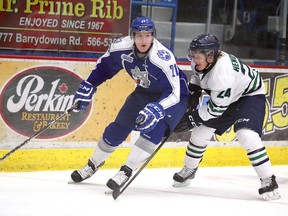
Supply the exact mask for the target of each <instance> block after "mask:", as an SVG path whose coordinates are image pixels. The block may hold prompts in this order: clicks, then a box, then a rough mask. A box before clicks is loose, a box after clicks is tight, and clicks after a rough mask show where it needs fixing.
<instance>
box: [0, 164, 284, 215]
mask: <svg viewBox="0 0 288 216" xmlns="http://www.w3.org/2000/svg"><path fill="white" fill-rule="evenodd" d="M179 170H180V168H179V169H178V168H177V169H176V168H171V169H170V168H169V169H167V168H163V169H148V168H145V169H144V170H142V172H141V173H140V174H139V175H138V176H137V177H136V178H135V180H134V181H133V182H132V183H131V184H130V185H129V187H128V188H127V189H126V190H125V191H124V192H123V193H122V194H121V195H120V196H119V197H118V199H117V200H114V199H113V198H112V196H111V195H107V194H105V191H106V190H107V187H106V186H105V184H106V182H107V180H108V179H109V178H111V177H113V176H114V175H115V174H116V172H117V171H118V170H116V169H100V170H99V171H98V172H97V173H96V174H95V175H94V176H92V177H91V178H90V179H87V180H86V181H85V182H82V183H78V184H68V183H67V182H68V181H69V179H70V174H71V172H72V170H70V171H41V172H4V173H3V172H0V216H92V215H108V216H119V215H121V216H130V215H133V216H142V215H143V216H144V215H145V216H158V215H159V216H170V215H171V216H172V215H173V216H181V215H185V216H187V215H191V216H198V215H199V216H208V215H213V216H214V215H216V216H217V215H221V216H226V215H227V216H228V215H229V216H232V215H233V216H238V215H239V216H240V215H241V216H250V215H257V216H258V215H259V216H266V215H267V216H271V215H275V216H287V215H288V166H273V170H274V174H275V175H276V179H277V182H278V184H279V193H280V195H281V199H279V200H273V201H264V200H262V198H261V197H260V196H259V195H258V188H259V187H260V181H259V179H258V177H257V176H256V172H255V171H254V169H253V168H252V167H222V168H219V167H217V168H216V167H200V168H199V169H198V172H197V174H196V177H195V179H193V180H192V182H191V185H190V186H188V187H185V188H173V187H172V183H173V180H172V176H173V174H174V173H175V172H176V171H179Z"/></svg>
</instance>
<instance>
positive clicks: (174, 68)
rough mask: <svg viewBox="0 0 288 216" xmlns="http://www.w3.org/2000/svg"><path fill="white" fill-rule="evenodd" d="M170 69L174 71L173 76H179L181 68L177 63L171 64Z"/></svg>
mask: <svg viewBox="0 0 288 216" xmlns="http://www.w3.org/2000/svg"><path fill="white" fill-rule="evenodd" d="M170 69H171V71H172V77H175V76H179V69H178V67H177V65H176V64H174V65H170Z"/></svg>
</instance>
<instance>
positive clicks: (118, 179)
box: [106, 165, 133, 191]
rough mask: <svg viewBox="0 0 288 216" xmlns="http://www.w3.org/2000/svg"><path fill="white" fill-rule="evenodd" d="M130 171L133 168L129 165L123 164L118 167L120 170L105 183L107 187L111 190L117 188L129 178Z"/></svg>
mask: <svg viewBox="0 0 288 216" xmlns="http://www.w3.org/2000/svg"><path fill="white" fill-rule="evenodd" d="M132 172H133V170H132V169H131V168H130V167H128V166H126V165H123V166H122V167H121V168H120V171H119V172H118V173H117V174H116V175H115V176H114V177H113V178H111V179H109V180H108V182H107V184H106V185H107V187H108V188H110V189H111V190H113V191H114V190H119V189H120V188H121V187H123V186H124V184H125V183H126V182H127V181H128V180H129V178H130V177H131V175H132Z"/></svg>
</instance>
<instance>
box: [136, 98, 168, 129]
mask: <svg viewBox="0 0 288 216" xmlns="http://www.w3.org/2000/svg"><path fill="white" fill-rule="evenodd" d="M164 116H165V111H164V109H163V107H162V106H161V105H160V104H159V103H149V104H147V105H146V107H145V108H144V109H143V110H141V111H140V112H139V116H138V117H137V118H136V126H135V129H136V130H138V131H140V132H141V133H148V132H149V131H151V130H153V129H154V128H155V126H156V125H157V123H158V122H159V120H161V119H163V118H164Z"/></svg>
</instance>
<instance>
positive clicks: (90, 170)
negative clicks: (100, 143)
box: [69, 159, 104, 183]
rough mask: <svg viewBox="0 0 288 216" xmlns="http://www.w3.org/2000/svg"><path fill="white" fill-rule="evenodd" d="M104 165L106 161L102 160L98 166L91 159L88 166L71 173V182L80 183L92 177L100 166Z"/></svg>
mask: <svg viewBox="0 0 288 216" xmlns="http://www.w3.org/2000/svg"><path fill="white" fill-rule="evenodd" d="M103 165H104V162H102V163H101V164H99V165H98V166H97V167H96V166H95V164H94V163H93V162H92V161H91V160H90V159H89V160H88V163H87V165H86V166H84V167H83V168H82V169H80V170H75V171H74V172H73V173H72V174H71V180H70V181H69V183H75V182H76V183H78V182H82V181H84V180H85V179H87V178H90V177H91V176H92V175H93V174H94V173H95V172H96V171H97V170H98V168H99V167H101V166H103Z"/></svg>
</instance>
